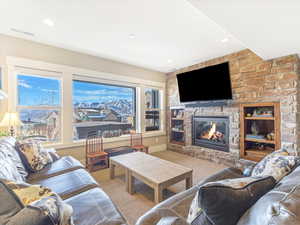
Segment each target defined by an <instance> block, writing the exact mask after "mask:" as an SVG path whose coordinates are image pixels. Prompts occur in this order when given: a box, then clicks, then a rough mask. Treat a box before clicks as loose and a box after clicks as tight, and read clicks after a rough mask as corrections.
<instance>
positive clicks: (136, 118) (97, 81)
mask: <svg viewBox="0 0 300 225" xmlns="http://www.w3.org/2000/svg"><path fill="white" fill-rule="evenodd" d="M74 81H78V82H85V83H92V84H99V85H107V86H115V87H122V88H130V89H132V90H133V91H134V95H133V102H134V107H133V112H134V115H135V116H134V117H135V123H134V129H135V131H136V132H137V131H138V127H139V126H138V121H139V119H138V115H137V111H138V107H137V105H138V104H137V89H138V87H136V86H132V85H130V84H129V83H128V84H124V83H122V84H120V83H119V82H110V81H107V82H105V80H103V79H87V77H82V78H81V77H80V76H78V75H75V76H73V78H72V112H74V104H73V103H74V90H73V87H74V86H73V82H74ZM72 118H73V117H72ZM74 124H76V123H74V122H73V123H72V128H74ZM126 136H129V135H121V136H118V137H110V138H104V139H111V138H119V137H120V138H121V137H126ZM72 137H73V142H80V141H83V140H84V139H74V133H73V132H72Z"/></svg>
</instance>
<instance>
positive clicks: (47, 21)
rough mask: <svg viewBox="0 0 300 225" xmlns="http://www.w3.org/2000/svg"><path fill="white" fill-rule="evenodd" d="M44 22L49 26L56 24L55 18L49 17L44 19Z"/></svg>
mask: <svg viewBox="0 0 300 225" xmlns="http://www.w3.org/2000/svg"><path fill="white" fill-rule="evenodd" d="M43 23H44V24H46V25H47V26H49V27H53V26H54V22H53V20H51V19H49V18H47V19H44V20H43Z"/></svg>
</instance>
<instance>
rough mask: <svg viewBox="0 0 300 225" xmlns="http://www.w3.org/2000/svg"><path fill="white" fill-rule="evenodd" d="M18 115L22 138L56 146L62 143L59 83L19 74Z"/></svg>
mask: <svg viewBox="0 0 300 225" xmlns="http://www.w3.org/2000/svg"><path fill="white" fill-rule="evenodd" d="M17 82H18V106H17V108H18V111H19V115H20V119H21V121H22V123H23V125H22V126H21V129H20V136H21V137H22V138H28V137H34V138H38V139H40V140H41V141H47V142H59V141H60V139H61V82H60V80H59V79H56V78H50V77H42V76H32V75H23V74H20V75H18V76H17Z"/></svg>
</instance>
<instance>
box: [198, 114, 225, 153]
mask: <svg viewBox="0 0 300 225" xmlns="http://www.w3.org/2000/svg"><path fill="white" fill-rule="evenodd" d="M192 127H193V128H192V143H193V145H196V146H200V147H206V148H210V149H214V150H220V151H224V152H229V118H228V117H217V116H193V118H192Z"/></svg>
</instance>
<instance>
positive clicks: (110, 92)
mask: <svg viewBox="0 0 300 225" xmlns="http://www.w3.org/2000/svg"><path fill="white" fill-rule="evenodd" d="M60 87H61V85H60V80H58V79H51V78H50V79H49V78H42V77H36V76H27V75H18V93H19V105H26V106H39V105H50V106H55V105H60ZM133 97H134V89H132V88H128V87H118V86H110V85H102V84H95V83H88V82H81V81H74V82H73V103H83V102H84V103H93V102H107V101H111V100H117V99H125V100H128V101H132V100H133Z"/></svg>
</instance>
